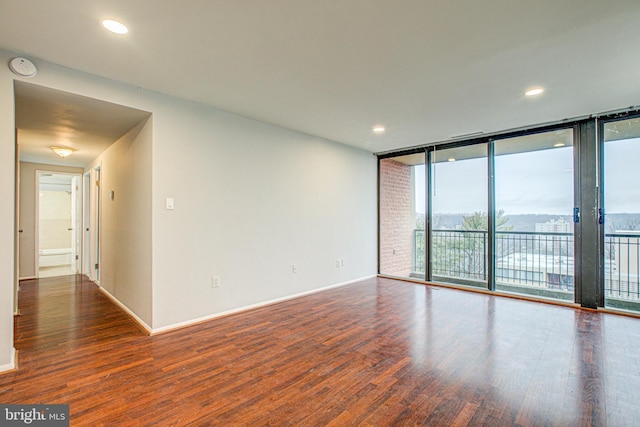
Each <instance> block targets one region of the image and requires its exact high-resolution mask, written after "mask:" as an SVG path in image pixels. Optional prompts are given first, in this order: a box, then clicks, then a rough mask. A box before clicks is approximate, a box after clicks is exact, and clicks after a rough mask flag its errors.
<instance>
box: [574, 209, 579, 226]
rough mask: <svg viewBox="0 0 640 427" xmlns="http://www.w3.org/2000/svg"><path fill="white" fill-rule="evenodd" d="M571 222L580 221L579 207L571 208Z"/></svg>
mask: <svg viewBox="0 0 640 427" xmlns="http://www.w3.org/2000/svg"><path fill="white" fill-rule="evenodd" d="M573 222H575V223H576V224H577V223H579V222H580V208H573Z"/></svg>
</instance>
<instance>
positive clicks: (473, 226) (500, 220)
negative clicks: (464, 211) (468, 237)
mask: <svg viewBox="0 0 640 427" xmlns="http://www.w3.org/2000/svg"><path fill="white" fill-rule="evenodd" d="M508 222H509V217H508V216H505V215H504V209H499V210H498V211H497V212H496V231H511V230H513V226H512V225H507V223H508ZM488 228H489V220H488V215H487V213H486V212H474V213H473V214H472V215H462V229H463V230H484V231H486V230H488Z"/></svg>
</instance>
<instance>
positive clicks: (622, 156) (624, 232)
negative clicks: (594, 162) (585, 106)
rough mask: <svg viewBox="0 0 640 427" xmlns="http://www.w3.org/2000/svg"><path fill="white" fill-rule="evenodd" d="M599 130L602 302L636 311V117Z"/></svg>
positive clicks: (639, 135) (639, 189) (639, 219)
mask: <svg viewBox="0 0 640 427" xmlns="http://www.w3.org/2000/svg"><path fill="white" fill-rule="evenodd" d="M602 133H603V135H602V144H603V150H602V153H603V162H602V163H603V187H604V191H603V196H604V206H603V208H602V209H603V211H601V212H600V214H601V216H602V217H603V221H602V222H604V224H602V225H603V226H604V230H603V231H604V251H603V256H604V263H603V266H604V299H605V305H606V306H608V307H616V308H624V309H633V310H638V309H639V308H640V279H639V266H640V167H639V166H638V165H639V161H640V118H638V117H636V118H631V119H622V120H615V121H610V122H607V123H604V124H603V132H602ZM603 214H604V215H603Z"/></svg>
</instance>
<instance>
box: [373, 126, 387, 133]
mask: <svg viewBox="0 0 640 427" xmlns="http://www.w3.org/2000/svg"><path fill="white" fill-rule="evenodd" d="M384 131H385V128H384V126H374V127H373V133H384Z"/></svg>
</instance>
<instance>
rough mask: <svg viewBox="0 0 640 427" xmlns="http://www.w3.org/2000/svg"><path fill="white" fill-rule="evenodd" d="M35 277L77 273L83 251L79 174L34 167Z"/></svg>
mask: <svg viewBox="0 0 640 427" xmlns="http://www.w3.org/2000/svg"><path fill="white" fill-rule="evenodd" d="M36 176H37V180H36V185H37V191H36V198H37V200H36V228H37V232H36V256H35V259H36V269H37V277H39V278H44V277H56V276H66V275H71V274H77V273H79V271H80V265H81V254H82V231H81V230H82V192H81V183H82V175H78V174H69V173H61V172H50V171H37V172H36Z"/></svg>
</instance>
